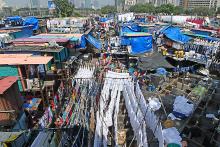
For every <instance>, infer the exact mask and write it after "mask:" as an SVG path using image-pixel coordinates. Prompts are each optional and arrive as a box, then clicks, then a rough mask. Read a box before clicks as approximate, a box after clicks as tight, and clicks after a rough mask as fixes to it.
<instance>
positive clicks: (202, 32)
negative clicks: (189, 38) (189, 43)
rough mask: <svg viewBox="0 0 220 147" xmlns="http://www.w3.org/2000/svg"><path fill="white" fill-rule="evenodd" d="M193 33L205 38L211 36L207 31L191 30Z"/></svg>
mask: <svg viewBox="0 0 220 147" xmlns="http://www.w3.org/2000/svg"><path fill="white" fill-rule="evenodd" d="M191 31H192V32H193V33H195V34H199V35H206V36H211V35H212V33H211V32H209V31H203V30H193V29H192V30H191Z"/></svg>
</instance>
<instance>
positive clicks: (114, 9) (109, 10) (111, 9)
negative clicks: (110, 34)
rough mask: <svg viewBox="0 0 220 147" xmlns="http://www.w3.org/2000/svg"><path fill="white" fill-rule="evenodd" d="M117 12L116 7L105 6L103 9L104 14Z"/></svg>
mask: <svg viewBox="0 0 220 147" xmlns="http://www.w3.org/2000/svg"><path fill="white" fill-rule="evenodd" d="M116 12H117V10H116V8H115V7H114V6H104V7H102V8H101V13H102V14H109V13H116Z"/></svg>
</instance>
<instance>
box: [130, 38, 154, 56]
mask: <svg viewBox="0 0 220 147" xmlns="http://www.w3.org/2000/svg"><path fill="white" fill-rule="evenodd" d="M130 43H131V50H132V51H131V54H142V53H146V52H150V51H152V49H153V45H152V36H140V37H132V38H130Z"/></svg>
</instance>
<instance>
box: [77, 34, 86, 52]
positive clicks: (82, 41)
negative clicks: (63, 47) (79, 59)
mask: <svg viewBox="0 0 220 147" xmlns="http://www.w3.org/2000/svg"><path fill="white" fill-rule="evenodd" d="M76 48H83V49H84V48H86V38H85V35H82V36H81V41H80V44H79V45H77V46H76Z"/></svg>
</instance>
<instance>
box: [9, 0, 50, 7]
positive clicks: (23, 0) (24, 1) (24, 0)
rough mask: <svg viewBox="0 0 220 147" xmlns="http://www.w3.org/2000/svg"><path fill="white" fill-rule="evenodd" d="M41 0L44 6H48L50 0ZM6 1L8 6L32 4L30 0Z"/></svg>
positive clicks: (27, 5)
mask: <svg viewBox="0 0 220 147" xmlns="http://www.w3.org/2000/svg"><path fill="white" fill-rule="evenodd" d="M33 1H35V0H33ZM39 1H40V5H41V6H42V7H47V3H48V0H39ZM5 3H6V6H9V7H17V8H22V7H29V6H30V0H5Z"/></svg>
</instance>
